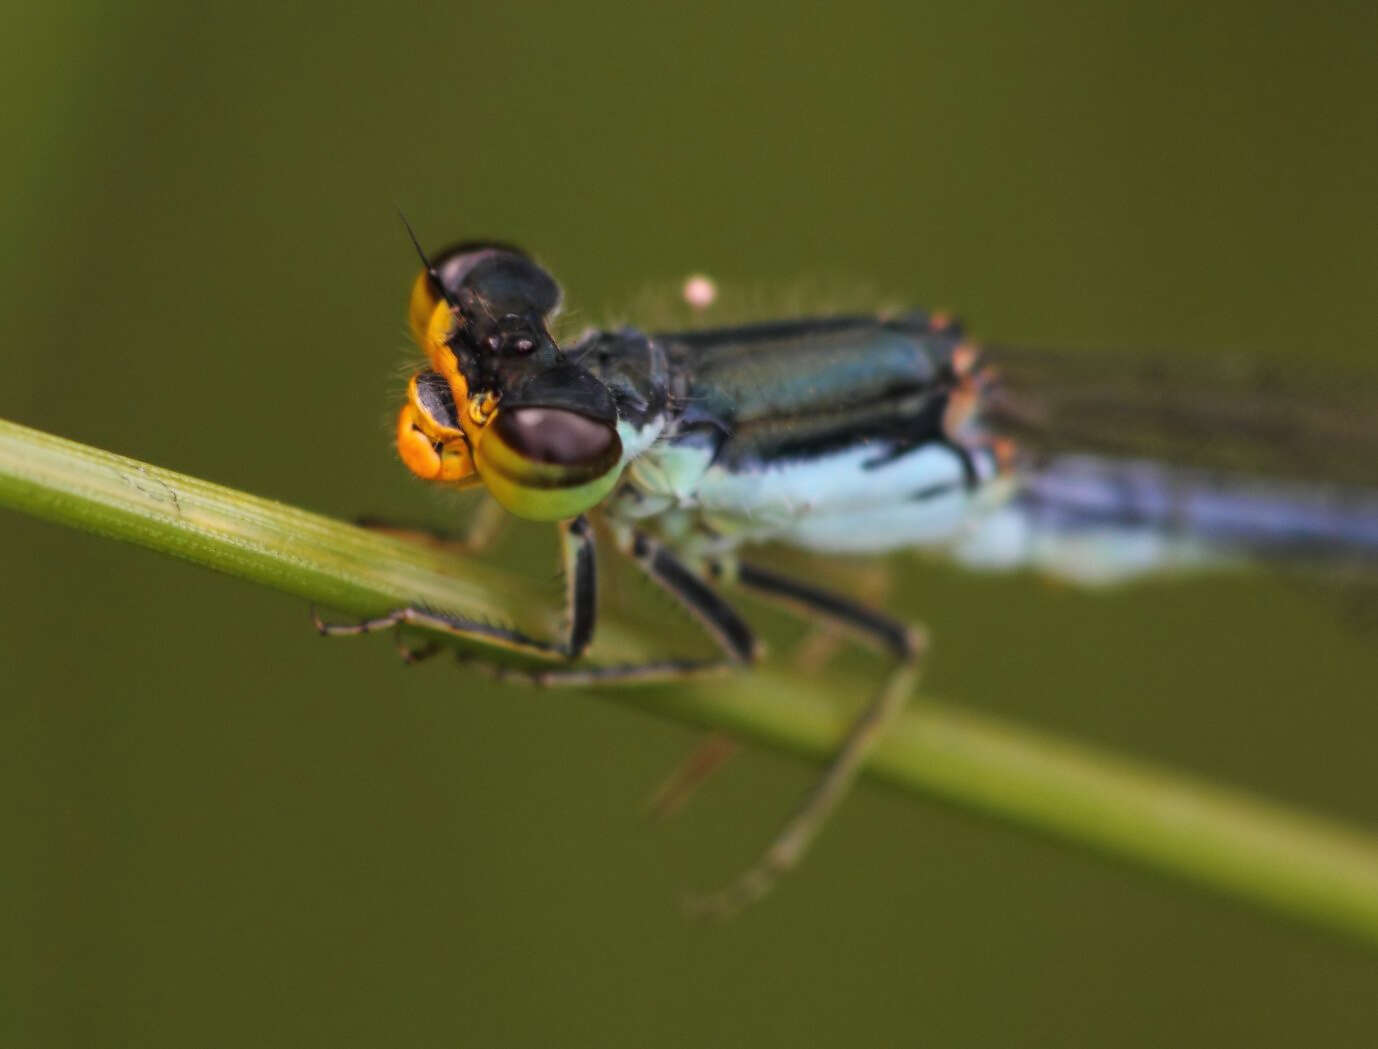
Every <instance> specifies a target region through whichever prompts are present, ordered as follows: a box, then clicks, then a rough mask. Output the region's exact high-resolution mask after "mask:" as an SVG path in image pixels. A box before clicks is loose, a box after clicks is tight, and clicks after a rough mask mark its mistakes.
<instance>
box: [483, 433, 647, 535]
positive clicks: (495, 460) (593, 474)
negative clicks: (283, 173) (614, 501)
mask: <svg viewBox="0 0 1378 1049" xmlns="http://www.w3.org/2000/svg"><path fill="white" fill-rule="evenodd" d="M477 438H478V439H477V443H476V445H475V447H474V458H475V465H476V466H477V467H478V471H479V474H480V475H481V476H482V477H483V483H484V484H485V485H486V486H487V487H488V491H489V492H490V493H492V495H493V497H494V498H496V499H497V501H498V502H500V503H501V504H502V505H503V506H505V507H506V508H507V509H508V510H510V511H511V512H512V513H514V514H516V515H517V516H518V517H525V518H528V519H530V520H533V521H557V520H560V519H562V518H567V517H573V516H574V515H575V514H580V513H583V512H584V511H585V510H587V509H589V508H590V507H592V506H595V505H597V504H598V503H599V502H601V501H602V499H603V497H604V496H606V495H607V494H608V492H609V491H611V490H612V487H613V485H615V484H616V483H617V478H618V476H619V475H620V474H621V472H622V470H621V466H622V441H621V439H620V438H619V437H618V436H617V428H616V427H615V426H613V425H612V424H611V423H608V422H603V421H600V420H598V419H592V418H590V417H589V416H587V415H581V414H580V413H578V412H572V411H568V410H566V409H564V408H543V407H536V406H528V407H515V408H503V407H499V408H498V410H497V413H496V414H495V416H494V418H493V421H492V422H491V423H489V425H487V426H485V427H483V429H482V430H480V431H478V434H477Z"/></svg>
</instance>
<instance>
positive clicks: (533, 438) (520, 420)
mask: <svg viewBox="0 0 1378 1049" xmlns="http://www.w3.org/2000/svg"><path fill="white" fill-rule="evenodd" d="M493 425H494V427H495V428H496V429H497V431H498V435H499V436H500V437H501V438H502V440H503V443H504V444H506V445H507V446H508V447H509V448H511V449H512V451H514V452H516V453H517V454H518V455H520V456H522V458H524V459H528V460H531V461H533V462H538V463H548V464H550V465H552V466H573V467H585V468H590V469H599V470H602V469H606V468H608V467H609V466H611V465H612V464H613V463H614V462H616V460H617V459H619V458H620V457H621V455H622V442H621V441H620V440H619V439H618V436H617V430H616V429H615V428H614V427H612V426H609V425H608V424H607V423H605V422H599V421H598V420H596V419H590V418H588V416H585V415H580V414H579V413H578V412H570V411H565V410H563V409H561V408H513V409H510V410H508V411H499V412H498V416H497V418H496V419H495V420H494V421H493Z"/></svg>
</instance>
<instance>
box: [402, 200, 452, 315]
mask: <svg viewBox="0 0 1378 1049" xmlns="http://www.w3.org/2000/svg"><path fill="white" fill-rule="evenodd" d="M397 217H398V218H400V219H401V220H402V225H403V226H405V227H406V229H407V236H408V237H410V238H411V246H412V247H413V248H415V249H416V254H417V255H418V256H419V257H420V259H421V265H423V266H424V267H426V275H427V276H428V277H430V278H431V283H432V284H434V285H435V290H436V291H438V292H439V293H440V297H441V298H443V299H444V300H445V301H446V302H447V303H448V304H449V306H450V308H451V309H453V310H457V309H459V303H458V302H457V301H456V300H455V297H454V296H453V295H451V294H450V291H449V289H448V288H446V287H445V284H444V283H443V282H442V281H441V279H440V274H439V273H437V272H436V269H435V267H434V266H432V265H431V260H430V259H429V258H427V257H426V253H425V252H424V251H423V250H421V242H420V241H419V240H417V239H416V231H415V230H414V229H412V228H411V223H410V222H408V221H407V216H406V215H404V214H403V213H402V208H401V206H400V205H398V206H397Z"/></svg>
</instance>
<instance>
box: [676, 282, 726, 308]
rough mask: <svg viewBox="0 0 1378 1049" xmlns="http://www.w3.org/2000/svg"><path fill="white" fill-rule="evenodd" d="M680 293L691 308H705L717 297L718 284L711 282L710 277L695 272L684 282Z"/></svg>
mask: <svg viewBox="0 0 1378 1049" xmlns="http://www.w3.org/2000/svg"><path fill="white" fill-rule="evenodd" d="M681 294H682V295H683V296H684V301H685V302H687V303H688V304H689V306H690V308H691V309H695V310H706V309H708V307H709V306H711V305H713V303H714V301H715V300H716V299H717V297H718V286H717V285H716V284H715V283H713V278H712V277H705V276H704V275H703V274H702V273H695V274H694V275H693V276H692V277H690V278H689V279H687V280H686V281H685V282H684V290H683V292H681Z"/></svg>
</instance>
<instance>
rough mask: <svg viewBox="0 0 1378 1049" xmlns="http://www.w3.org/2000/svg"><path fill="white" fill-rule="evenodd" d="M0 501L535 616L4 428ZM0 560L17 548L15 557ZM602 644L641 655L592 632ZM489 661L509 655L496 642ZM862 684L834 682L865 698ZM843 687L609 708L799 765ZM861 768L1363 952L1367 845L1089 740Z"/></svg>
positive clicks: (468, 583) (211, 553) (701, 694)
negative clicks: (718, 734) (748, 745)
mask: <svg viewBox="0 0 1378 1049" xmlns="http://www.w3.org/2000/svg"><path fill="white" fill-rule="evenodd" d="M0 505H7V506H11V507H14V508H16V509H19V510H22V511H26V512H28V513H31V514H34V515H36V516H39V517H43V518H46V519H48V520H52V521H57V522H60V523H63V524H68V525H72V526H75V527H78V528H84V529H87V530H89V531H92V532H96V533H99V534H101V535H106V536H110V537H112V538H116V539H122V540H125V541H128V542H132V543H135V544H138V545H140V546H144V547H148V548H150V549H153V550H159V551H161V552H163V553H167V554H171V555H173V556H176V557H181V558H184V559H186V560H189V561H193V562H195V563H197V564H201V565H205V566H206V567H208V568H214V569H217V570H219V571H222V572H226V573H228V574H231V575H235V576H239V577H241V578H245V579H251V580H255V581H257V582H261V583H264V584H266V585H268V586H273V587H276V588H278V589H280V590H283V591H286V592H288V593H291V594H295V595H297V596H299V597H302V598H306V599H308V600H311V601H314V602H318V603H320V604H322V605H325V606H328V607H330V608H332V609H338V610H340V611H342V612H346V613H351V614H355V615H373V614H377V613H380V612H383V611H385V610H387V609H390V608H394V607H397V606H399V605H403V604H409V603H416V602H424V603H426V604H429V605H431V606H434V607H436V608H440V609H447V610H450V611H453V612H455V613H458V614H461V615H468V616H475V617H481V618H488V619H493V618H501V619H504V620H508V621H516V622H517V623H519V624H522V625H525V626H528V627H529V628H532V629H537V628H539V627H540V626H545V625H547V624H548V619H549V616H548V609H547V606H546V598H547V596H548V595H546V594H545V593H543V591H542V588H540V587H537V586H533V585H532V584H531V583H530V582H528V581H526V580H524V579H522V578H520V577H518V576H515V575H514V574H512V573H510V572H508V571H504V570H502V569H500V568H497V567H494V566H493V565H491V564H489V563H487V562H484V561H481V560H478V559H466V558H460V557H455V556H454V555H453V554H448V555H447V554H445V553H444V552H442V551H439V550H435V549H430V548H427V547H426V546H424V545H423V544H417V543H411V542H407V541H405V540H401V539H397V538H394V537H390V536H387V535H382V534H379V533H377V532H371V531H368V530H365V529H361V528H357V527H354V526H353V525H348V524H344V523H341V522H339V521H333V520H330V519H328V518H324V517H321V516H319V515H316V514H312V513H308V512H306V511H303V510H299V509H296V508H294V507H291V506H286V505H283V504H281V503H276V502H272V501H270V500H266V499H260V498H258V497H256V496H251V495H246V494H244V493H242V492H237V491H233V490H231V489H228V488H224V487H221V486H219V485H215V484H211V483H209V482H207V481H203V480H200V479H198V478H194V477H188V476H185V475H182V474H178V473H174V472H172V471H169V470H163V469H159V468H158V467H155V466H150V465H147V464H145V463H140V462H137V461H135V460H132V459H127V458H125V457H123V456H118V455H113V454H111V453H108V452H102V451H99V450H97V449H94V448H89V447H86V446H83V445H80V444H76V443H74V442H71V441H67V440H64V439H62V438H58V437H54V436H51V435H48V434H44V433H40V432H38V431H36V430H31V429H28V428H26V427H22V426H18V425H16V424H13V423H9V422H4V421H0ZM10 556H14V552H13V551H11V552H10ZM599 629H600V650H606V651H616V652H617V653H618V655H619V656H621V657H623V658H625V657H626V655H627V654H634V653H636V652H638V651H642V650H644V649H646V647H647V645H646V640H647V639H646V638H644V637H643V636H640V635H639V633H638V631H637V630H636V629H635V628H634V627H632V626H631V625H629V624H626V623H620V622H616V621H607V622H603V623H600V628H599ZM484 654H485V655H486V656H488V657H490V658H510V657H509V656H508V655H507V654H505V653H503V652H502V650H500V649H493V650H491V651H485V653H484ZM871 687H874V683H873V682H863V681H860V680H858V681H855V682H847V683H845V684H844V686H843V691H845V692H846V693H848V694H849V695H852V696H860V695H864V694H865V692H866V690H867V689H869V688H871ZM837 688H838V686H837V685H836V684H834V685H833V686H832V688H831V690H828V691H825V690H824V689H823V688H822V687H821V686H820V685H818V684H816V683H810V682H807V681H805V680H802V679H801V678H800V677H798V676H792V675H789V674H787V673H784V672H782V671H778V670H771V669H768V668H767V669H763V670H761V671H757V672H752V673H751V674H750V675H739V676H735V677H730V676H729V677H723V678H719V679H715V680H712V681H707V682H703V683H699V684H694V685H676V686H674V687H666V686H658V687H655V686H647V687H640V688H618V689H607V690H605V691H604V692H603V694H604V695H606V696H607V698H609V699H617V700H619V701H621V702H625V703H630V704H632V705H635V706H637V707H640V708H642V709H645V710H648V711H651V712H653V713H656V714H658V715H662V716H666V717H672V718H676V719H678V720H682V721H687V722H690V723H693V724H696V725H701V726H706V727H709V728H713V729H718V730H722V731H726V732H730V733H733V734H735V735H738V736H742V737H746V738H749V739H752V740H755V741H757V742H759V743H763V744H766V745H769V746H772V747H777V748H780V749H783V750H788V751H792V752H795V753H798V754H804V755H808V756H811V757H823V756H826V755H827V754H828V753H829V752H830V751H831V749H832V747H833V746H834V745H835V744H836V742H837V740H838V739H839V737H840V735H841V733H842V731H843V728H844V723H845V721H846V711H845V710H844V709H843V707H842V706H841V705H840V704H839V703H838V702H837V700H838V695H837ZM867 771H868V772H869V773H870V774H872V775H874V776H876V777H878V778H880V779H883V780H885V781H887V782H889V783H891V784H893V785H895V786H897V787H900V788H903V789H906V790H909V791H912V792H915V793H921V794H928V795H930V796H935V797H939V798H942V799H944V800H946V801H948V802H951V803H954V804H958V805H961V806H964V807H967V808H970V809H974V810H979V811H981V812H985V813H988V814H990V815H993V816H997V817H999V818H1002V819H1004V820H1006V821H1009V822H1011V823H1014V824H1017V825H1020V826H1023V827H1026V828H1029V829H1033V830H1036V831H1039V832H1042V833H1047V834H1051V835H1055V836H1057V837H1060V838H1063V839H1065V840H1067V841H1071V842H1075V843H1078V844H1080V845H1083V846H1085V847H1088V848H1091V849H1095V850H1098V851H1101V852H1103V853H1106V854H1110V855H1113V856H1116V857H1118V858H1120V859H1121V860H1124V861H1128V862H1131V863H1135V864H1139V865H1142V866H1144V867H1149V868H1153V869H1157V870H1160V871H1163V872H1167V873H1170V874H1173V875H1175V876H1177V877H1180V878H1183V879H1187V880H1190V881H1194V882H1196V883H1198V884H1200V885H1203V886H1207V887H1209V888H1211V889H1213V890H1215V891H1218V892H1220V893H1223V894H1225V895H1228V896H1231V897H1235V898H1238V899H1243V900H1249V901H1252V902H1253V903H1255V904H1259V905H1262V906H1265V907H1267V908H1270V909H1272V910H1274V911H1275V912H1278V913H1281V914H1285V915H1289V916H1291V917H1294V918H1298V919H1303V920H1306V921H1310V922H1312V923H1316V924H1319V925H1323V926H1327V927H1329V928H1332V929H1335V930H1339V931H1342V932H1345V933H1348V934H1349V935H1351V936H1355V937H1358V938H1361V939H1364V940H1367V941H1368V942H1369V943H1371V944H1373V945H1375V946H1378V837H1375V836H1374V835H1372V834H1368V833H1365V832H1363V831H1360V830H1357V829H1350V828H1346V827H1344V826H1340V825H1337V824H1335V823H1333V822H1331V821H1328V820H1325V819H1323V818H1321V817H1318V816H1316V815H1313V814H1310V813H1305V812H1301V811H1297V810H1294V809H1290V808H1287V807H1285V806H1282V805H1278V804H1275V803H1271V802H1268V801H1265V800H1261V799H1258V798H1255V797H1251V796H1249V795H1247V794H1244V793H1241V792H1235V791H1231V790H1228V789H1225V788H1222V787H1218V786H1213V785H1209V784H1206V783H1203V782H1200V781H1197V780H1194V779H1192V778H1189V777H1186V776H1182V775H1178V774H1175V773H1172V772H1169V771H1166V770H1163V769H1158V768H1154V767H1151V766H1149V765H1147V764H1144V763H1140V762H1136V761H1132V760H1128V759H1125V758H1122V757H1119V756H1116V755H1112V754H1108V753H1105V752H1103V751H1099V750H1096V749H1094V748H1091V747H1088V746H1084V745H1078V744H1075V743H1071V742H1068V741H1066V740H1061V739H1057V738H1054V737H1052V736H1050V735H1046V734H1043V733H1040V732H1035V731H1031V730H1029V729H1025V728H1019V727H1016V726H1013V725H1010V724H1005V723H1002V722H999V721H997V720H994V719H991V718H987V717H982V716H978V715H974V714H971V713H967V712H964V711H962V710H960V709H957V708H953V707H949V706H945V705H942V704H939V703H935V702H932V701H922V702H916V703H915V704H914V706H913V707H912V708H911V709H910V711H909V712H907V713H906V714H904V715H902V717H901V718H900V719H899V721H898V723H897V724H896V725H895V727H894V729H893V730H892V731H891V732H890V734H889V735H888V737H887V738H886V740H885V741H884V742H883V743H882V744H881V745H880V746H879V747H878V748H877V750H876V752H875V753H874V755H873V756H872V758H871V760H870V762H869V764H868V766H867Z"/></svg>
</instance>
